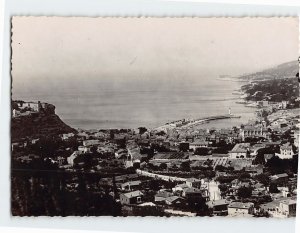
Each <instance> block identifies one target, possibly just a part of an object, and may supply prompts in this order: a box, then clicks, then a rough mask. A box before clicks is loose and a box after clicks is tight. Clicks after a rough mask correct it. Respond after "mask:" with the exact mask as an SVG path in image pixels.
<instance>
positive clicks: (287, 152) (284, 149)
mask: <svg viewBox="0 0 300 233" xmlns="http://www.w3.org/2000/svg"><path fill="white" fill-rule="evenodd" d="M293 155H294V152H293V146H292V145H289V144H288V143H287V144H284V145H282V146H280V154H278V153H276V156H278V157H279V158H281V159H292V158H293Z"/></svg>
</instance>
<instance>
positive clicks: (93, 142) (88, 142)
mask: <svg viewBox="0 0 300 233" xmlns="http://www.w3.org/2000/svg"><path fill="white" fill-rule="evenodd" d="M82 143H83V146H86V147H89V146H97V145H99V144H100V141H99V140H95V139H92V140H84V141H83V142H82Z"/></svg>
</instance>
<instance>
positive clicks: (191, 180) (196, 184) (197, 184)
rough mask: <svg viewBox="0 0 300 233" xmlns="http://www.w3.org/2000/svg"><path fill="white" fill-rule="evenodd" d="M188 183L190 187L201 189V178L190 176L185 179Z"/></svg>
mask: <svg viewBox="0 0 300 233" xmlns="http://www.w3.org/2000/svg"><path fill="white" fill-rule="evenodd" d="M185 183H186V185H187V186H188V187H189V188H197V189H200V187H201V180H199V179H196V178H188V179H187V180H186V181H185Z"/></svg>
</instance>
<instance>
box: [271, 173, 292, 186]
mask: <svg viewBox="0 0 300 233" xmlns="http://www.w3.org/2000/svg"><path fill="white" fill-rule="evenodd" d="M270 179H271V181H275V182H276V183H281V184H286V183H287V182H288V180H289V175H288V174H286V173H282V174H276V175H273V176H271V177H270Z"/></svg>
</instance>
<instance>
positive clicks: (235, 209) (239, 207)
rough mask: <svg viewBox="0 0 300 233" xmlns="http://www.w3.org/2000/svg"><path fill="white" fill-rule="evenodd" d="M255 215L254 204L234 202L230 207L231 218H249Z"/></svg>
mask: <svg viewBox="0 0 300 233" xmlns="http://www.w3.org/2000/svg"><path fill="white" fill-rule="evenodd" d="M253 213H254V203H252V202H246V203H243V202H232V203H230V204H229V205H228V215H229V216H231V217H236V216H249V215H252V214H253Z"/></svg>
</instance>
